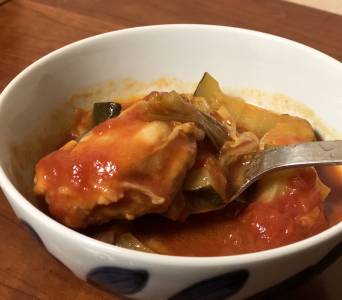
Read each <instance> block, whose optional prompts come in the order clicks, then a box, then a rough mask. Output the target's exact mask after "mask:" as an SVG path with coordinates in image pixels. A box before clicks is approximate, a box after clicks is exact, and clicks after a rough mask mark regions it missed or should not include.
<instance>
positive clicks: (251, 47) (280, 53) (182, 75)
mask: <svg viewBox="0 0 342 300" xmlns="http://www.w3.org/2000/svg"><path fill="white" fill-rule="evenodd" d="M205 71H208V72H210V73H211V74H212V75H214V77H216V79H217V80H218V81H219V82H220V84H221V86H223V87H225V88H227V89H229V90H232V91H235V92H237V93H239V91H240V92H241V91H242V90H243V89H245V90H244V94H245V95H249V98H250V99H249V100H255V99H253V98H258V97H259V98H260V93H259V94H258V92H255V91H256V90H258V91H259V90H262V91H266V92H267V93H265V94H262V95H261V98H263V97H264V98H269V96H265V95H278V96H279V95H280V93H281V94H285V95H287V96H289V97H291V98H293V99H296V100H298V101H300V102H302V103H304V104H305V105H306V106H307V107H308V108H310V109H311V110H312V111H314V112H316V114H317V115H318V116H319V118H320V119H322V122H323V123H324V124H326V126H327V128H332V129H334V130H336V132H334V131H333V130H326V128H325V127H324V126H323V125H322V124H323V123H319V122H316V121H317V119H316V118H315V117H314V115H313V114H310V113H309V114H308V113H307V112H306V113H304V112H303V110H298V111H296V112H295V113H296V114H299V115H300V114H302V115H303V114H304V117H307V118H309V119H312V121H313V122H316V123H315V125H317V126H316V127H317V129H318V130H319V131H320V132H321V134H322V135H323V136H325V137H327V138H335V137H337V136H338V132H342V123H341V122H340V119H339V118H340V115H341V111H342V95H341V88H340V87H341V86H342V66H341V63H339V62H337V61H336V60H334V59H332V58H330V57H328V56H326V55H324V54H322V53H320V52H318V51H316V50H313V49H310V48H308V47H306V46H303V45H300V44H297V43H295V42H291V41H288V40H285V39H282V38H278V37H274V36H271V35H267V34H263V33H258V32H253V31H248V30H243V29H237V28H226V27H219V26H205V25H171V26H154V27H145V28H135V29H129V30H123V31H117V32H113V33H107V34H103V35H100V36H96V37H93V38H89V39H86V40H83V41H80V42H77V43H74V44H72V45H69V46H66V47H64V48H62V49H60V50H57V51H55V52H53V53H51V54H49V55H48V56H46V57H44V58H42V59H40V60H39V61H37V62H36V63H34V64H33V65H31V66H30V67H28V68H27V69H25V70H24V71H23V72H22V73H21V74H20V75H18V76H17V77H16V78H15V79H14V80H13V81H12V82H11V83H10V85H9V86H8V87H7V88H6V89H5V90H4V92H3V93H2V95H1V101H0V145H1V146H0V158H1V164H2V167H3V169H4V171H5V173H6V174H7V175H8V176H9V177H10V179H11V180H12V182H13V183H14V184H15V186H16V188H17V189H18V190H19V191H20V192H21V193H22V194H24V196H26V197H27V198H30V199H31V198H32V194H31V189H32V188H31V187H32V176H33V167H34V164H35V162H36V161H37V159H38V158H39V157H41V156H42V155H43V154H44V153H47V152H49V151H51V150H52V149H54V148H55V147H57V146H58V145H59V144H60V143H61V142H62V140H63V138H64V134H65V132H66V130H67V128H68V127H69V126H70V124H71V116H72V112H73V108H74V107H75V106H79V105H81V104H80V103H82V101H83V100H86V102H83V104H84V103H87V104H89V103H91V102H94V101H99V100H105V99H106V97H111V98H115V97H118V98H129V97H131V96H135V95H137V94H143V93H144V92H146V91H147V90H151V89H159V90H170V89H176V90H177V91H179V92H192V91H193V88H194V83H196V82H198V81H199V79H200V78H201V76H202V74H203V73H204V72H205ZM158 79H159V80H158ZM104 82H107V83H106V84H102V85H101V83H104ZM91 87H93V88H91ZM246 88H247V91H250V93H249V94H248V92H247V93H246ZM251 91H254V92H251ZM75 93H76V94H75ZM72 94H75V95H74V96H73V97H72V98H71V100H70V101H69V102H68V103H67V104H66V102H65V101H66V99H70V97H71V95H72ZM257 95H259V96H257ZM271 98H272V99H273V100H272V101H273V102H274V103H276V104H277V103H278V104H279V102H281V101H287V100H284V99H285V98H284V97H271ZM277 101H278V102H277ZM274 103H273V104H274ZM281 107H282V109H284V110H285V111H282V112H283V113H286V112H289V110H291V109H290V108H291V105H288V106H286V105H282V106H281ZM291 112H292V110H291ZM315 120H316V121H315ZM32 199H33V198H32Z"/></svg>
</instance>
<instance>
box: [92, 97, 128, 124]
mask: <svg viewBox="0 0 342 300" xmlns="http://www.w3.org/2000/svg"><path fill="white" fill-rule="evenodd" d="M120 112H121V104H120V103H116V102H97V103H94V105H93V123H94V125H95V126H96V125H98V124H100V123H102V122H104V121H106V120H108V119H111V118H114V117H117V116H118V115H119V114H120Z"/></svg>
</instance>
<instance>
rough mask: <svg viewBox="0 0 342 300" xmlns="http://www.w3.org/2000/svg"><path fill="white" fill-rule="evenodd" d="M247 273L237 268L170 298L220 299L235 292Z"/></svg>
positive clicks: (180, 299) (189, 299)
mask: <svg viewBox="0 0 342 300" xmlns="http://www.w3.org/2000/svg"><path fill="white" fill-rule="evenodd" d="M248 276H249V273H248V271H247V270H239V271H235V272H230V273H227V274H223V275H219V276H216V277H213V278H210V279H207V280H204V281H201V282H198V283H196V284H194V285H192V286H190V287H189V288H187V289H185V290H183V291H181V292H180V293H178V294H177V295H175V296H173V297H172V298H170V300H221V299H227V298H228V297H230V296H232V295H234V294H236V293H237V292H238V291H239V290H240V289H241V288H242V287H243V286H244V284H245V283H246V281H247V279H248Z"/></svg>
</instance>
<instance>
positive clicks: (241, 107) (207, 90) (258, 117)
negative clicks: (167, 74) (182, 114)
mask: <svg viewBox="0 0 342 300" xmlns="http://www.w3.org/2000/svg"><path fill="white" fill-rule="evenodd" d="M194 96H196V97H203V98H205V99H206V100H207V102H208V104H209V105H210V107H211V108H212V109H213V110H218V109H219V108H220V107H221V106H224V107H225V108H226V109H227V110H228V112H229V113H230V114H231V116H232V117H233V120H234V121H235V122H236V126H237V128H239V129H241V130H242V131H251V132H253V133H254V134H256V136H257V137H258V138H261V137H263V136H264V135H265V133H267V132H268V131H270V130H271V129H272V128H274V126H275V125H276V124H277V123H278V122H286V123H287V124H289V125H288V126H292V128H293V129H294V130H296V131H300V132H301V134H300V135H301V137H300V138H301V140H303V139H306V138H307V137H309V140H313V139H314V132H313V129H312V127H311V125H310V123H309V122H308V121H306V120H304V119H302V118H299V117H294V116H290V115H280V114H277V113H275V112H272V111H269V110H266V109H264V108H261V107H258V106H255V105H252V104H248V103H246V102H245V101H244V100H243V99H241V98H238V97H231V96H229V95H226V94H224V93H223V92H222V90H221V89H220V86H219V84H218V82H217V81H216V80H215V79H214V78H213V77H212V76H211V75H210V74H209V73H204V75H203V77H202V79H201V81H200V82H199V84H198V86H197V88H196V90H195V93H194Z"/></svg>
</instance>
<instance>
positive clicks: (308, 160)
mask: <svg viewBox="0 0 342 300" xmlns="http://www.w3.org/2000/svg"><path fill="white" fill-rule="evenodd" d="M255 159H256V160H259V163H258V164H259V172H262V173H265V172H268V171H271V170H276V169H282V168H294V167H303V166H315V165H338V164H342V141H321V142H311V143H304V144H297V145H289V146H284V147H278V148H274V149H270V150H266V151H263V152H260V155H259V158H258V157H255Z"/></svg>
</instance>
